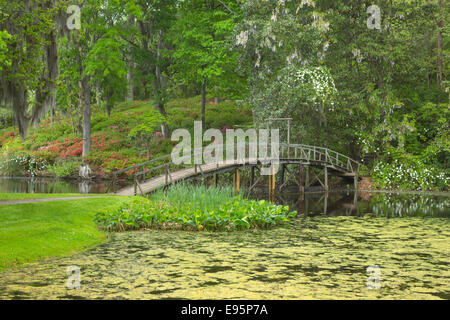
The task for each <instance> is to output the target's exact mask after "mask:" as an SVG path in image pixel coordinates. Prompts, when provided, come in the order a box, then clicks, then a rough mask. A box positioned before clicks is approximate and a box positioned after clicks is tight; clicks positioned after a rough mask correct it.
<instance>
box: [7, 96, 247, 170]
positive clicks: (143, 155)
mask: <svg viewBox="0 0 450 320" xmlns="http://www.w3.org/2000/svg"><path fill="white" fill-rule="evenodd" d="M200 107H201V98H200V97H193V98H188V99H176V100H172V101H170V102H168V104H167V121H168V124H169V127H170V129H171V130H174V129H177V128H185V129H188V130H191V129H192V128H193V124H194V121H195V120H199V119H200V115H201V109H200ZM152 112H153V102H152V101H151V100H146V101H133V102H128V103H121V104H119V105H117V106H116V107H115V108H113V111H112V113H111V117H110V118H108V116H107V114H106V110H104V109H100V108H94V110H93V113H92V151H91V153H90V154H89V156H88V157H87V158H86V160H87V161H88V163H89V164H90V166H91V168H92V169H93V171H94V175H95V176H96V177H97V178H107V176H108V175H109V174H110V173H111V172H112V171H115V170H120V169H122V168H126V167H128V166H132V165H134V164H137V163H141V162H144V161H146V160H147V159H152V158H157V157H159V156H162V155H165V154H168V153H170V151H171V150H172V146H173V143H172V141H170V139H163V138H162V137H161V136H160V134H159V132H157V131H158V129H157V128H155V131H156V134H154V135H153V136H152V137H151V138H150V139H148V141H147V140H146V141H145V143H144V141H142V140H139V139H135V138H131V137H130V136H129V134H130V131H131V130H132V128H134V127H135V126H136V125H138V124H139V123H140V122H141V121H142V119H143V117H144V116H145V115H146V114H148V113H152ZM78 121H81V120H80V119H78ZM251 124H252V112H251V110H250V108H249V107H247V106H242V105H240V104H239V103H236V102H232V101H225V102H220V103H215V102H212V101H211V102H208V106H207V111H206V127H208V128H219V129H221V128H224V127H228V128H232V127H241V126H248V125H251ZM81 137H82V134H81V126H80V125H78V122H77V119H74V117H71V116H68V115H64V116H63V115H59V116H56V117H54V118H53V119H50V118H47V119H45V120H43V121H42V122H41V124H40V126H39V128H36V129H35V130H34V131H32V132H31V134H30V135H29V137H27V138H26V139H25V140H24V141H23V140H22V139H21V138H20V137H19V134H18V130H17V128H14V127H8V128H4V129H1V130H0V144H1V157H0V174H1V175H9V176H24V175H25V176H57V177H63V178H66V177H76V176H77V172H78V168H79V166H80V164H81V161H82V159H81V153H82V138H81Z"/></svg>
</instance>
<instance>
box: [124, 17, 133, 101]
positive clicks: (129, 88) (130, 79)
mask: <svg viewBox="0 0 450 320" xmlns="http://www.w3.org/2000/svg"><path fill="white" fill-rule="evenodd" d="M128 25H129V26H134V16H130V17H129V18H128ZM131 40H133V39H131ZM125 100H126V101H133V100H134V61H133V57H132V56H131V44H128V54H127V95H126V99H125Z"/></svg>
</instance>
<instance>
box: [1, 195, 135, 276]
mask: <svg viewBox="0 0 450 320" xmlns="http://www.w3.org/2000/svg"><path fill="white" fill-rule="evenodd" d="M129 200H130V198H129V197H120V198H119V197H111V198H96V199H83V200H67V201H55V202H46V203H33V204H18V205H5V206H0V272H1V271H3V270H5V269H6V268H11V267H15V266H20V265H22V264H24V263H29V262H35V261H38V260H41V259H45V258H50V257H60V256H68V255H71V254H73V253H76V252H78V251H81V250H84V249H87V248H90V247H93V246H95V245H98V244H100V243H102V242H104V241H106V233H104V232H101V231H99V230H98V229H97V226H96V224H95V223H94V221H93V217H94V215H95V213H96V211H97V210H99V209H102V208H105V207H109V206H116V205H119V204H120V203H122V202H123V201H129Z"/></svg>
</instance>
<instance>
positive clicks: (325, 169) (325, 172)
mask: <svg viewBox="0 0 450 320" xmlns="http://www.w3.org/2000/svg"><path fill="white" fill-rule="evenodd" d="M323 175H324V180H325V181H324V183H325V191H327V192H328V189H329V188H328V167H327V166H326V165H325V166H324V168H323Z"/></svg>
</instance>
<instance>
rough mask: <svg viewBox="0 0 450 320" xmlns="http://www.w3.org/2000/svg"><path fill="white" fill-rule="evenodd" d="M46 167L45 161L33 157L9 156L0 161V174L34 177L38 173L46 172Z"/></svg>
mask: <svg viewBox="0 0 450 320" xmlns="http://www.w3.org/2000/svg"><path fill="white" fill-rule="evenodd" d="M47 166H48V163H47V161H45V160H44V159H40V158H36V157H34V156H33V155H9V156H6V157H3V158H1V159H0V174H1V175H7V176H12V175H25V176H32V177H35V176H37V174H38V172H40V171H44V170H46V168H47Z"/></svg>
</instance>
